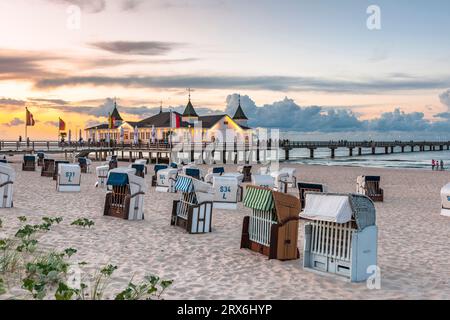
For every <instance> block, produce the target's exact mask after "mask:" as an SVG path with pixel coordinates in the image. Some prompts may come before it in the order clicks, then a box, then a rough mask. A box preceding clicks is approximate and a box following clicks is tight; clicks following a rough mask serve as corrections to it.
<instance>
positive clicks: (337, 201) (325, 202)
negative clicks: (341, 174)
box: [300, 193, 376, 230]
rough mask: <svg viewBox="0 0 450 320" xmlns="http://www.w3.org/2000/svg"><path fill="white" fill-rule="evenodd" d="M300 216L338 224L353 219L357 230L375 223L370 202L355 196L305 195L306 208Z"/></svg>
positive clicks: (372, 205)
mask: <svg viewBox="0 0 450 320" xmlns="http://www.w3.org/2000/svg"><path fill="white" fill-rule="evenodd" d="M300 216H301V217H302V218H304V219H308V220H318V221H327V222H335V223H339V224H343V223H347V222H349V221H351V220H352V219H354V220H355V222H356V225H357V227H358V229H359V230H363V229H364V228H366V227H368V226H372V225H375V223H376V218H375V206H374V204H373V202H372V200H370V199H369V198H368V197H366V196H363V195H356V194H331V193H306V207H305V210H304V211H303V212H302V213H301V215H300Z"/></svg>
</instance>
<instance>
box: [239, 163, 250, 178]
mask: <svg viewBox="0 0 450 320" xmlns="http://www.w3.org/2000/svg"><path fill="white" fill-rule="evenodd" d="M238 172H239V173H242V174H243V175H244V182H250V181H252V166H239V167H238Z"/></svg>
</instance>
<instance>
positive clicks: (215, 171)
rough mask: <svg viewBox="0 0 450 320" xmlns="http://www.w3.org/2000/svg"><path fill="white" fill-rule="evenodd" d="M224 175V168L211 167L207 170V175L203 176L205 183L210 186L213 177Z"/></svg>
mask: <svg viewBox="0 0 450 320" xmlns="http://www.w3.org/2000/svg"><path fill="white" fill-rule="evenodd" d="M224 173H225V168H224V167H213V168H209V169H208V173H207V174H206V176H205V182H207V183H210V184H212V183H213V177H220V176H221V175H223V174H224Z"/></svg>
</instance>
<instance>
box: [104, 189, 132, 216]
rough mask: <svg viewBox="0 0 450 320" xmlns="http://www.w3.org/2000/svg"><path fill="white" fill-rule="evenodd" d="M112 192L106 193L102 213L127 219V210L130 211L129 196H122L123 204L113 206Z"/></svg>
mask: <svg viewBox="0 0 450 320" xmlns="http://www.w3.org/2000/svg"><path fill="white" fill-rule="evenodd" d="M112 197H113V194H112V193H108V194H107V195H106V199H105V210H104V212H103V215H105V216H110V217H114V218H119V219H124V220H128V216H129V212H130V197H129V196H125V197H124V198H123V205H121V206H117V205H115V206H113V205H112V204H111V203H112Z"/></svg>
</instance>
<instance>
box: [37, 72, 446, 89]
mask: <svg viewBox="0 0 450 320" xmlns="http://www.w3.org/2000/svg"><path fill="white" fill-rule="evenodd" d="M80 85H92V86H123V87H137V88H164V89H181V88H183V89H184V88H187V87H193V88H199V89H247V90H272V91H318V92H337V93H356V94H357V93H380V92H386V91H404V90H419V89H436V88H445V87H448V86H450V76H449V77H448V78H441V79H429V80H427V79H423V78H415V77H414V78H390V77H387V80H386V79H383V80H380V79H370V80H364V81H363V80H361V81H349V80H333V79H326V78H323V79H321V78H310V77H289V76H221V75H211V76H206V75H205V76H198V75H177V76H155V77H142V76H126V77H104V76H80V77H55V78H43V79H41V80H39V81H37V82H36V83H35V86H36V88H41V89H48V88H57V87H63V86H80Z"/></svg>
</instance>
